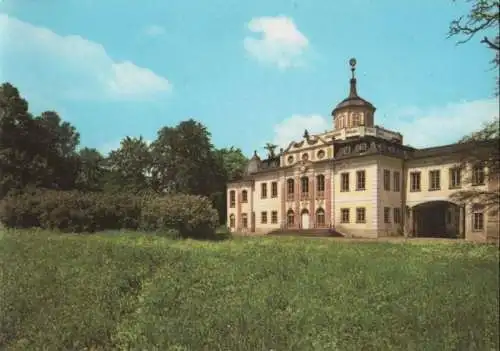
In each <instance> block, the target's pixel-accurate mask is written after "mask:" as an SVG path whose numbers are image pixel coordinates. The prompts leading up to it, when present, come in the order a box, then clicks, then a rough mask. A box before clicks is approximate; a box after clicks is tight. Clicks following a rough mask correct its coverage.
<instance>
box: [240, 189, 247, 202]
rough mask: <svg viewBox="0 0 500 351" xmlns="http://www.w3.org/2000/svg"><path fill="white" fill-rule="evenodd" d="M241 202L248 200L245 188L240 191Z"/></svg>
mask: <svg viewBox="0 0 500 351" xmlns="http://www.w3.org/2000/svg"><path fill="white" fill-rule="evenodd" d="M241 202H243V203H245V202H248V192H247V191H246V190H243V191H242V192H241Z"/></svg>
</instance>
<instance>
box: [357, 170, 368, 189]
mask: <svg viewBox="0 0 500 351" xmlns="http://www.w3.org/2000/svg"><path fill="white" fill-rule="evenodd" d="M365 189H366V172H365V171H364V170H363V171H357V172H356V190H358V191H360V190H365Z"/></svg>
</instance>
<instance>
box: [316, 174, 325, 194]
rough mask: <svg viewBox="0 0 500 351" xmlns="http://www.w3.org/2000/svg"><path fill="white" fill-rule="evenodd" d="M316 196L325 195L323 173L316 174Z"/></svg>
mask: <svg viewBox="0 0 500 351" xmlns="http://www.w3.org/2000/svg"><path fill="white" fill-rule="evenodd" d="M316 196H317V197H318V198H319V199H323V198H324V197H325V176H324V175H323V174H320V175H318V176H316Z"/></svg>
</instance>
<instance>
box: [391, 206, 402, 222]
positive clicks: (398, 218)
mask: <svg viewBox="0 0 500 351" xmlns="http://www.w3.org/2000/svg"><path fill="white" fill-rule="evenodd" d="M393 216H394V223H396V224H399V223H401V209H400V208H399V207H395V208H394V214H393Z"/></svg>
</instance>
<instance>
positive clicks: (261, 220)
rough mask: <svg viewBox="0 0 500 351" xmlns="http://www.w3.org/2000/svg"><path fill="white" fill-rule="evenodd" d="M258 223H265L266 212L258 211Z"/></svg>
mask: <svg viewBox="0 0 500 351" xmlns="http://www.w3.org/2000/svg"><path fill="white" fill-rule="evenodd" d="M260 223H262V224H266V223H267V212H265V211H264V212H261V213H260Z"/></svg>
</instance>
